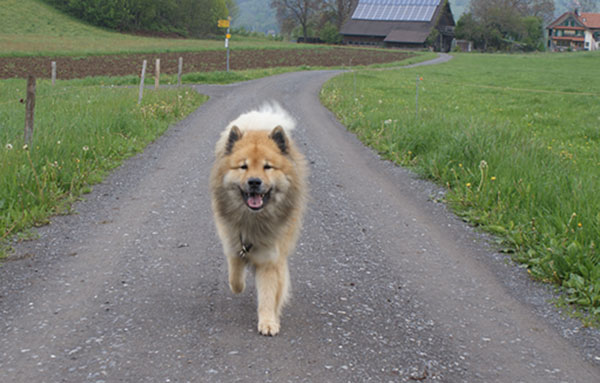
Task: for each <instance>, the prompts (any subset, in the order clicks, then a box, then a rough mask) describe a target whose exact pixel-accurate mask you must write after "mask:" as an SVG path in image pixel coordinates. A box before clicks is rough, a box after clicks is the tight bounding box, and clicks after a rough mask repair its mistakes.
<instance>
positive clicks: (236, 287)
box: [229, 280, 246, 294]
mask: <svg viewBox="0 0 600 383" xmlns="http://www.w3.org/2000/svg"><path fill="white" fill-rule="evenodd" d="M229 288H230V289H231V292H232V293H234V294H240V293H243V292H244V289H245V288H246V283H245V282H244V281H243V280H241V281H235V280H230V281H229Z"/></svg>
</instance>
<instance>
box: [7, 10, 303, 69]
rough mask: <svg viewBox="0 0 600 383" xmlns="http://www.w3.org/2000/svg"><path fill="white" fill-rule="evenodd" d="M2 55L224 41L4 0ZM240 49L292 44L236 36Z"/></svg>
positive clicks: (187, 47) (200, 46)
mask: <svg viewBox="0 0 600 383" xmlns="http://www.w3.org/2000/svg"><path fill="white" fill-rule="evenodd" d="M0 20H2V22H0V57H2V56H35V55H37V56H48V55H61V56H64V55H71V56H77V55H89V54H94V55H98V54H113V53H140V52H145V53H148V52H182V51H199V50H218V49H222V48H223V41H222V40H221V39H217V40H199V39H181V38H176V39H165V38H151V37H142V36H135V35H128V34H123V33H117V32H113V31H109V30H107V29H102V28H98V27H94V26H91V25H89V24H86V23H83V22H81V21H79V20H77V19H75V18H73V17H70V16H68V15H65V14H63V13H62V12H60V11H58V10H56V9H55V8H53V7H51V6H49V5H47V4H46V3H44V2H42V1H40V0H2V6H1V7H0ZM232 43H234V44H235V46H236V47H237V48H243V49H245V48H272V47H276V48H282V47H290V44H289V43H284V42H277V41H268V40H266V39H257V38H242V37H240V36H236V37H235V38H234V40H233V41H232ZM294 47H295V45H294Z"/></svg>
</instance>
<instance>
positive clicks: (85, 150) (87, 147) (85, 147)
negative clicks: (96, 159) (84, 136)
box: [82, 145, 90, 152]
mask: <svg viewBox="0 0 600 383" xmlns="http://www.w3.org/2000/svg"><path fill="white" fill-rule="evenodd" d="M82 149H83V151H84V152H87V151H88V150H90V147H89V146H87V145H85V146H84V147H83V148H82Z"/></svg>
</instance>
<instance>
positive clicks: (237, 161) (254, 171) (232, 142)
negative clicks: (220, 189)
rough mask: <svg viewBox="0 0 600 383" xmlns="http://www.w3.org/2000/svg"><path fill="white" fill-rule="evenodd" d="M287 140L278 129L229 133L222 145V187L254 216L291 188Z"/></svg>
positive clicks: (292, 170) (291, 171) (232, 130)
mask: <svg viewBox="0 0 600 383" xmlns="http://www.w3.org/2000/svg"><path fill="white" fill-rule="evenodd" d="M289 149H290V146H289V138H288V137H287V135H286V133H285V131H284V130H283V128H281V127H280V126H277V127H275V128H273V130H271V131H270V132H269V131H266V130H248V131H245V132H242V131H241V130H240V129H239V128H238V127H237V126H233V127H232V128H231V129H230V130H229V135H228V137H227V142H226V144H225V152H224V155H225V161H226V163H227V169H226V170H225V175H224V177H223V186H224V187H225V188H226V189H227V190H229V191H231V192H232V193H234V194H235V193H239V194H238V197H237V198H240V199H241V201H243V202H244V204H245V205H246V206H247V207H248V209H250V210H252V211H255V212H258V211H261V210H263V209H265V208H267V207H268V206H269V205H270V204H277V203H278V202H279V201H281V200H282V199H283V198H284V197H285V194H286V193H287V191H288V189H289V188H290V184H291V177H293V173H294V169H293V164H292V162H291V160H290V158H289V157H288V151H289Z"/></svg>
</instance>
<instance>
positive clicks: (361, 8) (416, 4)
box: [352, 0, 441, 21]
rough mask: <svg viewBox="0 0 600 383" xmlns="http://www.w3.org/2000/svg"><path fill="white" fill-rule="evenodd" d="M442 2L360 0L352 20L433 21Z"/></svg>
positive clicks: (434, 0)
mask: <svg viewBox="0 0 600 383" xmlns="http://www.w3.org/2000/svg"><path fill="white" fill-rule="evenodd" d="M440 1H441V0H359V1H358V4H357V5H356V8H355V9H354V12H353V13H352V19H354V20H386V21H431V18H432V17H433V14H434V12H435V9H436V8H437V7H438V5H440Z"/></svg>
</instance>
